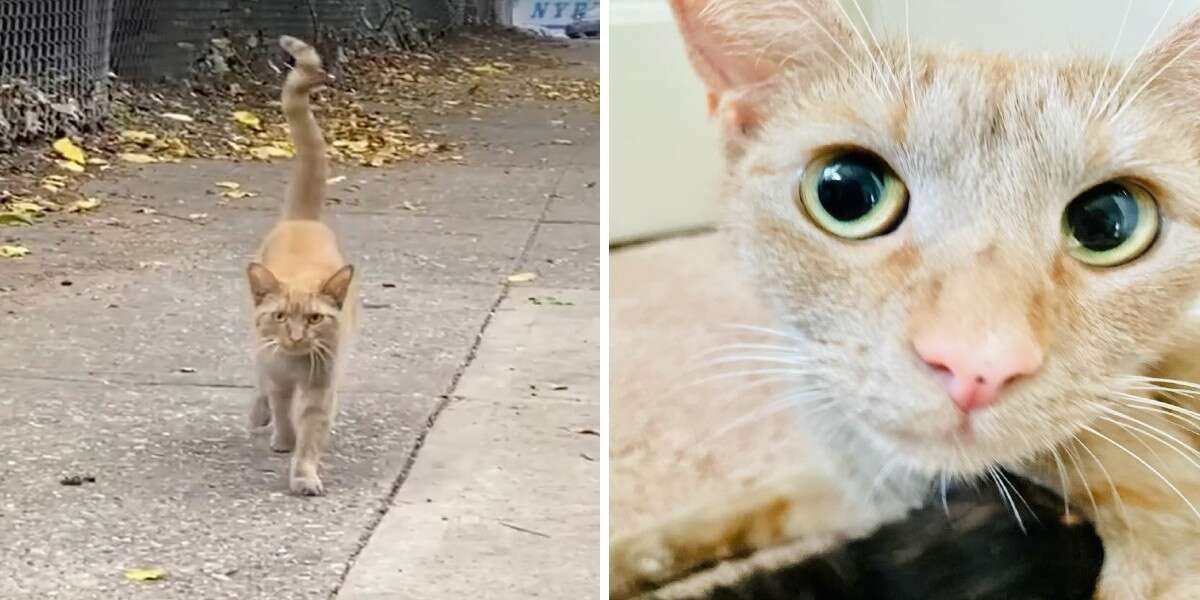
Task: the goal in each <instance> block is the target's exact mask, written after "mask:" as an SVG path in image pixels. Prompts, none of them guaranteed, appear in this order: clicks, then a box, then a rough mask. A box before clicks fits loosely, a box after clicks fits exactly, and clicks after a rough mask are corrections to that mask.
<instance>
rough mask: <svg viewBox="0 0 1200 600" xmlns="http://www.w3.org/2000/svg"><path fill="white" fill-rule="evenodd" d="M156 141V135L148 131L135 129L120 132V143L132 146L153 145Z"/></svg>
mask: <svg viewBox="0 0 1200 600" xmlns="http://www.w3.org/2000/svg"><path fill="white" fill-rule="evenodd" d="M157 139H158V136H157V135H154V134H153V133H150V132H148V131H138V130H136V129H126V130H124V131H122V132H121V141H122V142H129V143H133V144H139V145H143V146H144V145H146V144H150V143H153V142H154V141H155V140H157Z"/></svg>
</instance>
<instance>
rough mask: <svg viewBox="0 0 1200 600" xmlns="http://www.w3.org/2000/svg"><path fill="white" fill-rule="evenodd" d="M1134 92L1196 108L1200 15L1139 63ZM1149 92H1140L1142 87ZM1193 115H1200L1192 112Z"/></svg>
mask: <svg viewBox="0 0 1200 600" xmlns="http://www.w3.org/2000/svg"><path fill="white" fill-rule="evenodd" d="M1135 66H1136V67H1137V71H1136V72H1135V73H1134V74H1133V75H1131V76H1130V77H1129V81H1130V82H1133V85H1132V86H1130V89H1131V90H1137V92H1139V93H1140V92H1143V91H1152V92H1154V93H1157V94H1161V95H1165V96H1166V97H1167V99H1168V100H1170V101H1172V103H1173V104H1175V105H1176V106H1179V107H1194V106H1195V98H1196V96H1197V94H1200V14H1197V15H1195V16H1193V17H1191V18H1189V19H1188V20H1186V21H1184V22H1183V23H1182V24H1180V25H1179V26H1177V27H1176V28H1175V30H1174V31H1172V32H1171V33H1170V35H1168V36H1167V37H1166V38H1165V39H1163V40H1162V41H1161V42H1159V43H1158V44H1157V45H1156V46H1155V47H1154V48H1153V49H1151V50H1149V51H1148V52H1147V53H1146V54H1145V55H1143V56H1142V57H1141V59H1139V61H1138V63H1137V64H1136V65H1135ZM1143 86H1144V87H1145V88H1146V89H1139V88H1142V87H1143ZM1192 111H1193V112H1192V113H1191V114H1192V115H1196V116H1200V111H1197V110H1196V109H1192Z"/></svg>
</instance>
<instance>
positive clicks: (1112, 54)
mask: <svg viewBox="0 0 1200 600" xmlns="http://www.w3.org/2000/svg"><path fill="white" fill-rule="evenodd" d="M1132 10H1133V0H1129V2H1127V3H1126V4H1125V16H1123V17H1121V27H1120V28H1119V29H1118V30H1117V39H1116V40H1115V41H1114V42H1113V45H1112V50H1109V52H1108V62H1107V63H1105V65H1104V71H1103V76H1102V78H1101V79H1100V84H1099V85H1097V86H1096V92H1095V93H1094V94H1092V101H1091V103H1089V104H1088V109H1087V117H1086V120H1088V121H1090V120H1092V110H1094V109H1095V108H1096V101H1098V100H1099V99H1100V93H1101V91H1102V90H1103V89H1104V84H1105V83H1108V70H1109V69H1111V68H1112V64H1113V60H1114V59H1116V57H1117V47H1118V46H1120V45H1121V38H1123V37H1124V36H1125V26H1126V25H1127V24H1128V23H1129V13H1130V12H1131V11H1132Z"/></svg>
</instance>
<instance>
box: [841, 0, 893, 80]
mask: <svg viewBox="0 0 1200 600" xmlns="http://www.w3.org/2000/svg"><path fill="white" fill-rule="evenodd" d="M831 4H833V5H834V6H836V7H837V8H838V10H840V11H841V12H842V16H843V17H845V18H846V25H848V26H849V27H850V29H851V30H852V31H853V32H854V35H855V36H856V37H857V38H858V41H859V42H860V43H861V44H862V47H863V50H865V51H866V52H867V58H868V59H870V60H871V65H872V66H874V68H875V74H876V75H877V76H878V77H879V79H880V80H882V81H883V84H884V86H886V87H887V91H888V95H889V96H890V97H895V94H896V93H898V92H899V90H893V89H892V87H891V85H889V83H888V80H887V77H886V76H885V75H884V70H883V67H882V66H881V65H880V61H879V60H877V59H876V57H875V53H874V52H872V51H871V45H870V44H868V43H867V38H866V37H864V36H863V34H862V31H860V30H859V29H858V26H857V25H855V24H854V19H852V18H850V13H848V12H846V7H845V6H844V5H843V4H842V3H841V2H832V3H831ZM855 4H856V5H857V4H858V0H855ZM879 58H880V59H882V58H883V57H882V56H880V57H879Z"/></svg>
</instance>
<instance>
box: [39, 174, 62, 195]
mask: <svg viewBox="0 0 1200 600" xmlns="http://www.w3.org/2000/svg"><path fill="white" fill-rule="evenodd" d="M67 181H69V180H68V179H67V178H66V177H64V176H62V175H47V176H45V177H43V178H42V179H41V181H39V182H38V183H39V184H40V185H41V186H42V189H45V190H49V191H51V192H59V191H62V189H63V188H65V187H67Z"/></svg>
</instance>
